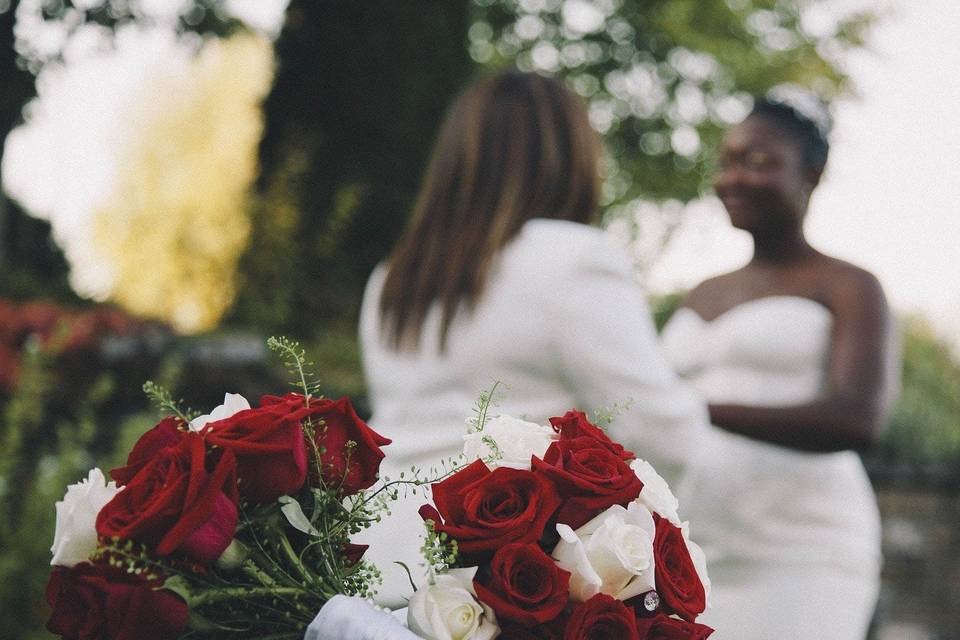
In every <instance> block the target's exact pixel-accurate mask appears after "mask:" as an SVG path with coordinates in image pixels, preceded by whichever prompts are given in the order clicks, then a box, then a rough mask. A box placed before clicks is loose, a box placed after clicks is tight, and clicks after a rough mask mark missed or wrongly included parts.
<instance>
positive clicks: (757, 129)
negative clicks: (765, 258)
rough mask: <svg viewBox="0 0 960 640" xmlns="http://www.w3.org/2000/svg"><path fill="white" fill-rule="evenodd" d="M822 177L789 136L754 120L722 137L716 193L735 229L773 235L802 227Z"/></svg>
mask: <svg viewBox="0 0 960 640" xmlns="http://www.w3.org/2000/svg"><path fill="white" fill-rule="evenodd" d="M819 177H820V176H819V171H814V170H811V169H810V168H809V167H807V166H806V164H805V163H804V157H803V151H802V148H801V145H800V143H799V142H798V141H797V140H796V139H795V138H794V137H793V136H792V135H790V133H789V132H786V131H784V130H783V128H782V127H779V126H778V125H777V124H776V123H775V122H772V121H770V120H769V119H768V118H765V117H763V116H759V115H753V116H750V117H748V118H747V119H746V120H744V121H743V122H742V123H740V124H739V125H737V126H735V127H733V128H732V129H730V130H729V131H728V132H727V134H726V136H725V137H724V139H723V143H722V145H721V147H720V169H719V171H718V173H717V175H716V178H715V179H714V188H715V189H716V192H717V195H718V196H719V197H720V200H721V202H723V206H724V207H726V209H727V213H728V214H729V215H730V222H731V224H733V226H734V227H736V228H738V229H743V230H745V231H749V232H751V233H754V232H763V231H774V230H777V229H784V228H790V227H794V226H796V225H799V224H801V223H802V222H803V217H804V215H805V214H806V210H807V204H808V203H809V201H810V194H811V192H812V191H813V188H814V187H816V185H817V181H818V180H819Z"/></svg>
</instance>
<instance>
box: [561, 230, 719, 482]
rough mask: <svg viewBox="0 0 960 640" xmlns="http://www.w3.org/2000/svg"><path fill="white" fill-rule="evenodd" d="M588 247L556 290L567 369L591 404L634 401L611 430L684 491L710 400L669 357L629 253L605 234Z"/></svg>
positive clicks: (585, 405) (587, 406)
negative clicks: (680, 374)
mask: <svg viewBox="0 0 960 640" xmlns="http://www.w3.org/2000/svg"><path fill="white" fill-rule="evenodd" d="M581 249H582V250H581V251H579V252H578V253H577V255H576V256H575V257H574V258H573V259H572V260H570V261H569V264H568V268H566V269H564V270H563V271H562V277H561V278H560V280H561V281H560V283H559V286H558V290H557V292H556V294H555V295H553V296H551V299H552V300H553V305H552V306H553V308H552V309H551V310H550V313H551V314H552V315H553V322H552V323H551V326H553V327H555V339H554V351H555V356H556V359H557V366H558V368H559V372H560V375H561V376H562V378H563V381H564V384H565V385H568V387H569V390H570V392H571V393H572V395H573V397H575V398H576V399H577V401H578V402H579V403H580V404H581V406H580V407H578V408H579V409H581V410H583V411H587V412H591V411H595V410H598V409H601V408H604V407H609V406H611V405H613V404H617V405H623V404H625V403H626V404H627V408H626V409H625V410H623V411H621V412H620V413H618V414H617V415H616V417H615V418H614V420H613V422H612V424H611V425H610V427H609V434H610V436H611V437H612V438H614V439H615V440H618V441H619V442H621V443H622V444H623V445H624V446H625V447H627V448H628V449H630V450H632V451H634V452H635V453H636V454H637V456H639V457H641V458H643V459H646V460H648V461H649V462H650V463H651V464H652V465H653V466H654V467H655V468H656V469H657V471H658V472H659V473H660V474H661V475H663V477H664V478H666V479H667V480H668V482H670V484H671V486H672V487H674V490H675V492H676V493H677V495H678V496H680V494H681V493H683V492H684V489H683V479H684V476H685V471H686V469H688V467H689V465H690V464H691V463H692V462H693V461H694V459H695V458H696V456H698V455H700V446H701V441H702V440H703V436H704V433H705V431H706V429H707V425H708V423H709V417H708V413H707V406H706V403H705V401H704V400H703V399H701V398H700V397H699V396H698V395H697V394H696V393H695V392H694V391H693V390H692V389H691V388H690V387H689V386H687V384H686V383H684V382H683V381H682V380H681V379H680V378H679V377H678V376H677V374H676V373H675V372H674V371H673V369H672V368H671V366H670V364H669V363H668V362H667V359H666V356H665V354H664V352H663V348H662V347H661V344H660V340H659V338H658V336H657V333H656V329H655V328H654V325H653V318H652V316H651V313H650V310H649V307H648V306H647V303H646V301H645V299H644V295H643V292H642V290H641V288H640V285H639V283H637V282H636V280H635V279H634V277H633V269H632V266H631V264H630V261H629V259H628V258H627V256H626V253H625V252H624V251H623V250H622V249H620V248H619V247H617V246H614V245H613V243H612V242H607V241H601V240H600V239H599V238H598V239H597V241H596V242H593V243H589V244H587V245H586V246H583V247H581Z"/></svg>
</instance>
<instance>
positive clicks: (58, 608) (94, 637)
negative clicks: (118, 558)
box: [47, 562, 187, 640]
mask: <svg viewBox="0 0 960 640" xmlns="http://www.w3.org/2000/svg"><path fill="white" fill-rule="evenodd" d="M157 586H158V585H155V584H152V583H149V582H147V581H146V580H144V579H143V578H142V577H140V576H138V575H134V574H130V573H127V572H126V570H124V569H119V568H115V567H111V566H109V565H106V564H90V563H88V562H85V563H81V564H78V565H76V566H74V567H70V568H67V567H55V568H54V569H53V572H52V573H51V574H50V581H49V582H48V583H47V602H48V603H49V604H50V608H51V609H52V610H53V611H52V613H51V615H50V620H49V622H47V630H48V631H50V632H51V633H55V634H57V635H59V636H61V637H63V638H65V639H66V640H102V639H103V638H110V640H169V638H177V637H179V636H180V634H182V633H183V631H184V629H185V628H186V624H187V605H186V604H185V603H184V602H183V600H181V599H180V598H179V596H177V595H175V594H174V593H173V592H171V591H167V590H165V589H157V588H156V587H157Z"/></svg>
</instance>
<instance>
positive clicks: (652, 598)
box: [643, 591, 660, 612]
mask: <svg viewBox="0 0 960 640" xmlns="http://www.w3.org/2000/svg"><path fill="white" fill-rule="evenodd" d="M659 606H660V596H659V595H657V592H656V591H648V592H647V593H646V595H644V596H643V608H644V609H646V610H647V611H650V612H653V611H656V610H657V607H659Z"/></svg>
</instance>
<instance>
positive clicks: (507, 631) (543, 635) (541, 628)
mask: <svg viewBox="0 0 960 640" xmlns="http://www.w3.org/2000/svg"><path fill="white" fill-rule="evenodd" d="M497 623H498V624H499V625H500V635H499V636H497V637H498V638H503V639H504V640H563V630H564V628H565V627H566V619H565V618H564V616H563V615H562V614H561V615H560V616H558V617H556V618H554V619H553V620H551V621H550V622H545V623H544V624H538V625H537V626H535V627H524V626H523V625H520V624H517V623H516V622H505V621H500V620H498V621H497Z"/></svg>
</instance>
